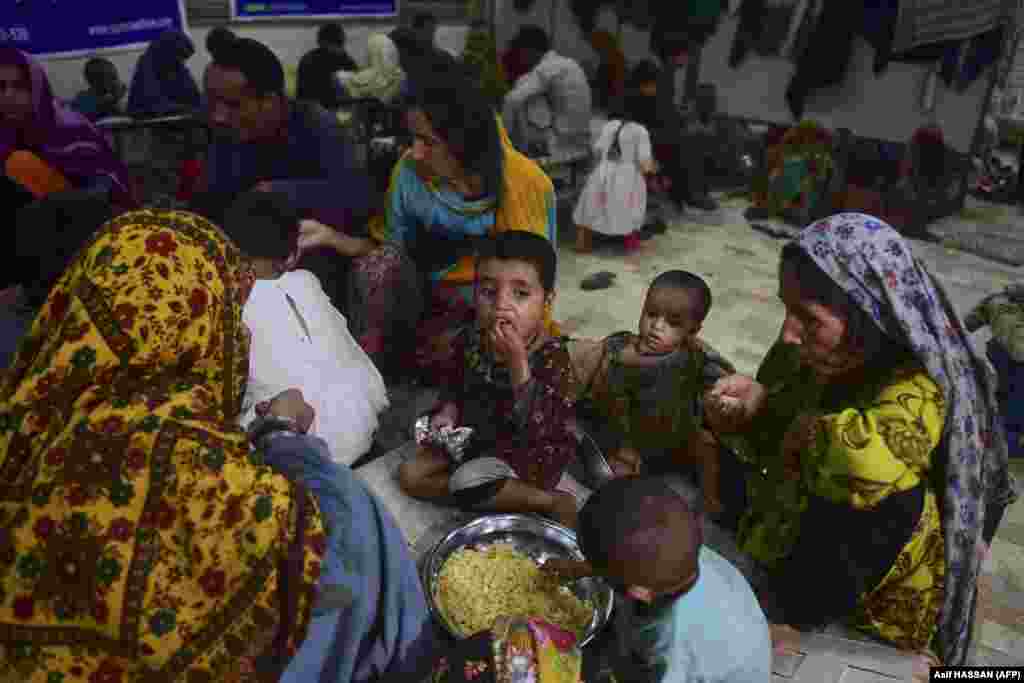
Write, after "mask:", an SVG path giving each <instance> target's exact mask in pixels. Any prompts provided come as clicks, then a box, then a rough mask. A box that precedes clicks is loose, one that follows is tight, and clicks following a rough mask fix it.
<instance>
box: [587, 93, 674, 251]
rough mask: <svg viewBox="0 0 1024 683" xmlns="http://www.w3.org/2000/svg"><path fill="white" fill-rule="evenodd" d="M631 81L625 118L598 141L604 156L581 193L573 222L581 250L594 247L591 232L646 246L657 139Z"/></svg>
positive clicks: (633, 246) (616, 120) (598, 150)
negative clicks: (642, 235) (642, 117)
mask: <svg viewBox="0 0 1024 683" xmlns="http://www.w3.org/2000/svg"><path fill="white" fill-rule="evenodd" d="M636 78H637V75H636V74H634V75H633V76H632V77H631V79H630V89H629V94H628V95H627V96H626V98H625V105H624V106H623V107H622V111H621V112H620V115H619V116H616V117H613V118H612V120H611V121H609V122H608V123H606V124H605V126H604V128H603V129H602V131H601V135H600V136H599V137H598V139H597V142H596V143H595V144H594V156H595V157H596V158H597V159H598V160H599V161H598V163H597V166H596V167H595V168H594V170H593V171H591V173H590V176H589V177H588V178H587V182H586V184H585V185H584V187H583V192H582V193H581V194H580V198H579V201H578V202H577V204H576V209H575V211H573V216H572V219H573V222H574V223H575V224H576V249H577V251H584V252H585V251H589V249H590V238H591V235H590V231H595V232H599V233H601V234H603V235H611V236H621V237H623V238H624V239H625V247H626V250H627V251H632V250H634V249H636V248H637V247H639V246H640V234H639V231H640V228H641V227H643V224H644V217H645V216H646V214H647V179H646V176H652V175H653V174H654V173H655V172H656V171H657V164H656V163H655V161H654V157H653V156H652V154H651V137H650V135H649V134H648V132H647V129H646V128H645V127H644V126H643V125H642V124H640V123H638V122H637V121H638V120H639V118H640V117H639V114H638V112H634V111H633V110H634V109H635V107H634V104H636V103H639V102H641V100H640V99H638V98H640V97H641V95H639V93H638V92H637V91H636V87H634V83H633V81H634V80H635V79H636Z"/></svg>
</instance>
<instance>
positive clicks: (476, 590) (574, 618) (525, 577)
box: [434, 543, 594, 638]
mask: <svg viewBox="0 0 1024 683" xmlns="http://www.w3.org/2000/svg"><path fill="white" fill-rule="evenodd" d="M434 591H435V593H434V598H435V599H436V600H437V604H438V606H439V607H440V608H441V611H442V612H443V613H444V615H445V616H446V617H447V618H448V621H449V623H451V624H452V625H453V626H454V627H455V628H456V629H457V630H458V631H459V632H460V633H461V634H462V635H463V636H466V637H468V636H471V635H473V634H474V633H479V632H480V631H483V630H486V629H489V628H491V627H492V626H493V625H494V622H495V620H496V619H497V618H498V617H501V616H507V617H515V616H526V617H536V618H540V619H544V620H545V621H547V622H549V623H551V624H554V625H555V626H558V627H560V628H562V629H565V630H566V631H569V632H570V633H574V634H576V637H577V638H580V637H582V636H583V634H584V633H585V632H586V630H587V627H588V626H589V625H590V622H591V619H592V618H593V614H594V607H593V605H591V604H590V603H589V602H588V601H585V600H580V599H579V598H578V597H576V596H575V595H574V594H573V593H572V591H570V590H569V589H568V588H567V587H565V586H563V585H561V583H560V581H559V580H558V577H556V576H553V575H552V574H551V573H550V572H546V571H544V570H543V569H542V568H541V567H540V566H538V565H537V564H536V563H535V562H534V561H533V560H531V559H530V558H529V557H527V556H526V555H524V554H523V553H521V552H519V551H518V550H516V549H515V548H514V547H513V546H512V545H511V544H508V543H498V544H495V545H492V546H490V547H489V548H486V549H483V550H476V549H473V548H463V549H461V550H458V551H456V552H455V553H453V554H452V555H451V557H449V558H448V559H447V560H446V561H445V563H444V566H443V567H441V572H440V575H439V576H438V582H437V585H436V587H435V589H434Z"/></svg>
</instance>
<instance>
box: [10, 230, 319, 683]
mask: <svg viewBox="0 0 1024 683" xmlns="http://www.w3.org/2000/svg"><path fill="white" fill-rule="evenodd" d="M252 279H253V278H252V272H251V269H250V268H249V267H248V266H247V265H246V264H245V263H244V262H243V261H242V259H241V257H240V255H239V253H238V251H237V249H235V247H234V246H232V245H231V244H230V242H228V240H227V239H226V238H225V237H224V235H223V234H222V233H221V232H220V231H219V230H218V229H217V228H215V227H214V226H212V225H210V224H209V223H207V222H205V221H203V220H202V219H199V218H197V217H195V216H192V215H190V214H181V213H154V212H148V211H143V212H136V213H128V214H125V215H123V216H121V217H120V218H117V219H115V220H114V221H112V222H110V223H108V224H107V226H105V227H104V228H103V229H101V230H100V232H98V233H97V235H96V237H94V238H93V241H92V243H91V244H89V245H87V246H86V247H85V248H84V249H83V251H82V252H81V253H80V254H79V256H78V257H77V258H76V260H75V261H74V262H73V263H72V264H71V265H70V267H69V268H68V269H67V271H66V272H65V273H64V275H63V276H62V277H61V279H60V280H59V281H58V283H57V284H56V285H55V286H54V288H53V290H52V291H51V293H50V296H49V299H48V300H47V302H46V304H45V305H44V307H43V309H42V311H41V312H40V314H39V316H38V317H37V318H36V320H35V322H34V324H33V326H32V329H31V331H30V333H29V335H28V337H27V338H26V339H25V341H24V342H23V343H22V345H21V348H20V351H19V353H18V355H17V357H16V360H15V363H14V366H13V367H12V369H11V370H10V371H9V373H8V374H7V376H6V378H5V381H4V384H3V387H2V389H0V670H2V671H3V672H4V674H5V677H4V680H19V681H25V682H26V683H61V682H62V681H63V682H65V683H71V682H72V681H88V682H89V683H121V682H122V681H123V682H125V683H127V682H128V681H142V680H146V681H172V680H173V681H176V680H187V681H190V682H196V683H198V682H202V681H210V682H211V683H212V682H213V681H240V680H247V681H259V680H277V675H278V674H279V673H280V671H281V669H282V668H283V667H284V665H285V664H286V662H287V660H288V658H289V657H290V656H291V653H293V652H294V651H295V649H296V647H297V645H298V644H299V643H301V641H302V639H303V637H304V631H305V628H306V624H307V623H308V619H309V608H310V602H311V598H312V592H313V587H314V585H315V583H316V578H317V576H318V574H319V571H320V558H321V556H322V554H323V552H324V548H323V545H324V529H323V524H322V521H321V516H320V511H319V508H318V507H317V505H316V502H315V500H314V499H313V498H312V497H311V496H310V495H309V494H308V493H307V492H306V490H305V489H304V488H303V487H301V486H299V485H297V484H294V483H291V482H290V481H289V480H288V479H286V478H285V477H283V476H280V475H278V474H275V473H274V472H273V471H272V470H271V469H270V468H268V467H265V466H263V465H262V464H261V462H260V456H259V454H258V453H254V452H252V451H251V450H250V447H249V443H248V440H247V438H246V436H245V435H244V434H243V433H242V432H241V431H240V430H239V429H238V427H236V426H235V422H234V420H235V417H236V415H237V414H238V412H239V407H240V404H241V400H242V394H243V390H244V383H245V380H246V377H247V363H248V348H249V340H248V333H247V330H246V329H245V327H244V326H243V325H242V322H241V313H242V306H243V305H244V303H245V299H246V297H247V296H248V292H249V290H250V288H251V285H252Z"/></svg>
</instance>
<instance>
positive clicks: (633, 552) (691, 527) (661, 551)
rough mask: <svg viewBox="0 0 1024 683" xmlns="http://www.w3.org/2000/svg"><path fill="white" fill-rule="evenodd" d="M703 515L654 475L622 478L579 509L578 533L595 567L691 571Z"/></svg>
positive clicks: (655, 574) (650, 573) (660, 573)
mask: <svg viewBox="0 0 1024 683" xmlns="http://www.w3.org/2000/svg"><path fill="white" fill-rule="evenodd" d="M701 523H702V522H701V519H700V517H699V515H697V514H695V513H694V512H693V510H691V509H690V507H689V505H687V503H686V500H685V499H684V498H683V497H682V496H681V495H680V494H679V493H677V492H676V491H675V490H673V489H672V488H671V487H670V486H669V485H668V484H667V483H666V482H665V481H664V480H663V479H660V478H658V477H623V478H620V479H614V480H612V481H610V482H608V483H607V484H605V485H604V486H602V487H601V488H600V489H598V490H597V491H596V492H595V493H594V494H593V495H592V496H591V497H590V498H589V499H588V500H587V503H586V505H584V506H583V509H582V510H580V515H579V526H578V531H577V538H578V539H579V543H580V549H581V550H582V551H583V554H584V555H585V556H586V558H587V561H588V562H589V563H590V564H591V565H593V566H594V567H595V568H596V569H598V570H599V571H606V570H608V569H609V568H611V567H613V566H621V565H622V564H623V563H625V562H632V563H637V564H638V565H646V566H647V567H648V568H647V570H644V569H643V567H639V568H638V572H637V573H638V574H640V575H641V576H647V577H648V578H652V579H654V578H658V579H664V578H665V577H678V578H684V576H685V575H686V574H687V573H689V572H690V571H692V569H693V567H694V566H695V564H696V561H697V553H698V551H699V550H700V545H701V543H702V541H703V533H702V530H701Z"/></svg>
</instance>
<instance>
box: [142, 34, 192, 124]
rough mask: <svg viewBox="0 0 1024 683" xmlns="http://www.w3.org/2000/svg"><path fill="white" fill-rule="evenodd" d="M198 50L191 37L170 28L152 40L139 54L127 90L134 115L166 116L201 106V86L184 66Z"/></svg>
mask: <svg viewBox="0 0 1024 683" xmlns="http://www.w3.org/2000/svg"><path fill="white" fill-rule="evenodd" d="M195 52H196V48H195V46H194V45H193V44H192V40H191V39H190V38H189V37H188V36H187V35H185V34H184V33H182V32H181V31H178V30H175V29H170V30H168V31H164V32H163V33H161V34H160V36H159V37H158V38H157V39H156V40H154V41H153V42H152V43H150V44H149V47H147V48H146V51H145V52H143V53H142V56H141V57H139V61H138V64H136V66H135V74H134V75H133V76H132V87H131V89H130V90H129V91H128V106H127V108H126V109H127V111H128V113H129V114H131V115H132V116H136V117H147V116H165V115H168V114H182V113H186V112H191V111H196V110H198V109H199V104H200V99H201V97H200V94H199V86H198V85H196V80H195V79H194V78H193V77H192V72H191V71H189V70H188V67H187V66H185V62H186V61H188V60H189V59H190V58H191V57H192V55H194V54H195Z"/></svg>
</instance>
